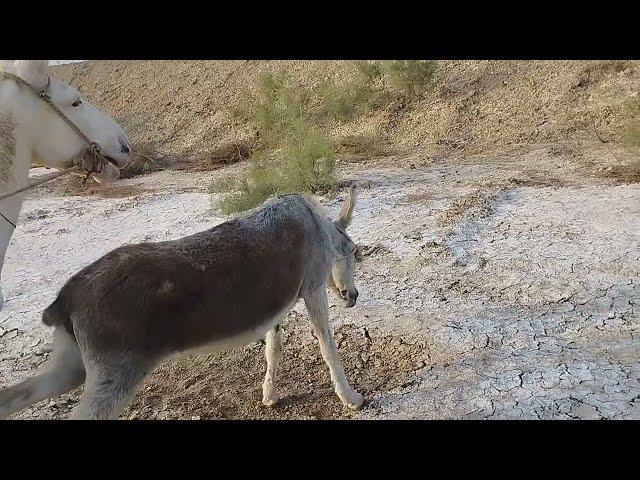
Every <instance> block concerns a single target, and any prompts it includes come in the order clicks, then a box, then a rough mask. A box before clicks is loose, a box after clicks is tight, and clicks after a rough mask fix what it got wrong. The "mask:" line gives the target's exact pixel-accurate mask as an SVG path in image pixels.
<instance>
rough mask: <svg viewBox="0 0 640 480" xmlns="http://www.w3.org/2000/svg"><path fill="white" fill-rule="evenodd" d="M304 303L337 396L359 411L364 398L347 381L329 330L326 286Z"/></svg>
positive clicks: (305, 299)
mask: <svg viewBox="0 0 640 480" xmlns="http://www.w3.org/2000/svg"><path fill="white" fill-rule="evenodd" d="M304 302H305V305H306V307H307V311H308V312H309V316H310V317H311V323H312V324H313V330H314V332H315V334H316V337H318V342H320V352H321V353H322V358H324V361H325V363H326V364H327V365H328V366H329V372H330V373H331V382H332V383H333V386H334V388H335V391H336V394H337V395H338V397H339V398H340V400H342V403H343V404H345V405H346V406H348V407H349V408H352V409H354V410H358V409H360V408H361V407H362V404H363V403H364V398H363V396H362V395H360V394H359V393H358V392H356V391H355V390H354V389H353V388H351V386H350V385H349V382H348V380H347V377H346V376H345V374H344V370H343V369H342V363H341V362H340V357H339V356H338V349H337V347H336V343H335V342H334V340H333V335H332V334H331V330H330V328H329V303H328V301H327V290H326V289H325V287H324V285H323V286H322V287H321V288H319V289H318V290H316V291H315V292H312V293H309V294H307V295H305V296H304Z"/></svg>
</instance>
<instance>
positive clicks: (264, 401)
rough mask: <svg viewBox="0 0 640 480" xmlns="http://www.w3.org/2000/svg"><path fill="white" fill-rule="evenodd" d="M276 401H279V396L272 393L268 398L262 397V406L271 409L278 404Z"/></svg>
mask: <svg viewBox="0 0 640 480" xmlns="http://www.w3.org/2000/svg"><path fill="white" fill-rule="evenodd" d="M278 400H280V396H279V395H278V394H277V393H274V394H273V395H271V396H269V397H263V398H262V404H263V405H265V406H267V407H273V406H274V405H275V404H276V403H278Z"/></svg>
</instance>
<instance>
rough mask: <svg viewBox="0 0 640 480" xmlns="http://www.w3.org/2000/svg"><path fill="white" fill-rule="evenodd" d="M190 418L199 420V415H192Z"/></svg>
mask: <svg viewBox="0 0 640 480" xmlns="http://www.w3.org/2000/svg"><path fill="white" fill-rule="evenodd" d="M191 420H200V415H193V416H192V417H191Z"/></svg>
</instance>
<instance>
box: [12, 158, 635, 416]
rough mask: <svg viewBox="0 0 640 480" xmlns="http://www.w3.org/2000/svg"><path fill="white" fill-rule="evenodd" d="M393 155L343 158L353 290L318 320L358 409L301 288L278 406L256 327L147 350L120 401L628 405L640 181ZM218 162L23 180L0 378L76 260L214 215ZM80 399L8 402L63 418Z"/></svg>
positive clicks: (415, 406)
mask: <svg viewBox="0 0 640 480" xmlns="http://www.w3.org/2000/svg"><path fill="white" fill-rule="evenodd" d="M405 160H406V161H403V162H398V161H394V162H382V163H387V164H390V163H393V164H396V165H398V164H405V165H411V164H413V165H414V166H416V167H417V168H393V169H391V168H381V167H375V166H374V165H367V166H363V165H361V166H358V165H355V166H354V165H351V166H348V168H347V170H346V171H345V172H344V176H345V177H346V178H347V179H349V180H355V181H357V182H358V184H359V185H360V186H361V192H360V197H359V202H360V203H359V205H358V208H357V212H356V215H355V216H354V223H353V226H352V227H351V232H352V237H353V239H354V240H355V241H356V242H358V243H359V244H360V245H361V247H362V252H363V258H362V261H361V262H360V263H359V265H358V272H357V278H356V281H357V283H358V288H359V290H360V298H359V302H358V306H357V307H356V308H354V309H349V310H345V309H343V308H342V307H340V306H337V305H336V306H332V308H331V310H330V312H331V323H332V325H333V326H334V329H335V330H336V335H337V340H338V343H339V346H340V353H341V356H342V358H343V360H344V363H345V367H346V370H347V375H348V376H349V378H350V379H351V380H352V382H353V383H354V385H355V386H357V387H358V388H359V389H360V390H362V391H363V392H364V393H365V394H366V395H367V397H368V398H369V399H370V400H371V403H370V405H369V406H368V408H366V409H365V410H363V411H362V412H360V413H358V414H351V413H349V412H346V411H345V410H343V409H342V408H341V406H340V405H339V402H338V400H337V398H336V397H335V396H334V395H333V393H332V392H331V387H330V383H329V377H328V372H327V371H326V367H325V366H324V364H323V363H322V360H321V358H320V354H319V349H318V347H317V344H316V343H315V341H314V339H313V338H312V336H311V333H310V326H309V324H308V322H307V320H306V318H305V316H304V311H303V309H302V307H301V305H298V306H297V307H296V311H294V312H293V313H292V314H291V315H290V316H289V317H288V320H287V322H286V324H285V326H284V327H285V358H284V361H283V366H282V371H283V378H282V382H281V389H282V391H283V393H284V394H285V397H284V399H283V401H282V404H281V405H279V406H277V407H276V408H275V409H268V408H266V407H263V406H262V405H261V404H260V384H261V380H262V375H263V373H264V360H263V358H264V357H263V347H262V345H261V344H255V345H251V346H248V347H246V348H244V349H242V350H238V351H234V352H228V353H224V354H220V355H209V356H206V355H204V356H199V357H188V358H184V359H181V360H178V361H174V362H170V363H168V364H166V365H164V366H162V367H160V368H159V369H158V371H156V372H155V373H154V374H153V375H152V376H151V377H150V378H149V380H148V381H147V383H146V385H145V387H144V388H143V390H142V391H141V392H140V393H139V395H138V396H137V398H136V400H135V402H134V404H133V405H132V406H131V408H129V409H128V410H127V412H126V414H125V417H127V418H192V417H196V418H345V417H346V418H640V383H639V381H638V379H639V378H640V351H639V348H640V341H639V340H640V339H639V335H640V317H639V315H638V308H639V307H638V305H639V304H640V249H639V246H640V245H639V243H640V185H638V184H616V182H607V181H604V180H598V179H595V178H586V177H584V176H581V175H578V174H572V173H571V172H570V171H569V172H568V173H567V170H566V169H563V177H562V178H555V177H553V176H549V175H546V176H545V175H542V176H541V175H537V174H536V173H535V172H533V170H532V171H530V172H529V173H524V174H523V170H522V165H523V164H522V161H521V160H522V159H519V160H520V162H519V164H518V165H519V166H518V169H516V168H515V167H514V165H515V164H516V162H503V163H499V162H497V161H495V160H491V161H490V159H486V158H484V159H483V158H476V159H472V160H469V161H467V162H466V163H461V162H448V163H447V164H444V163H434V162H432V161H427V160H426V159H425V158H421V157H420V156H415V157H413V158H410V159H405ZM536 165H538V166H540V162H538V163H537V164H536ZM232 168H236V167H232ZM238 168H239V167H238ZM540 169H541V171H550V169H548V168H542V167H540ZM532 172H533V173H532ZM216 174H217V173H216V172H209V173H198V174H193V173H187V172H160V173H157V174H153V175H148V176H145V177H140V178H137V179H130V180H127V181H124V182H122V183H121V184H119V185H118V186H117V187H113V188H112V189H110V190H109V191H104V192H103V195H104V194H106V196H109V197H112V198H103V197H101V196H90V197H86V196H85V197H75V196H60V194H59V191H60V189H59V188H57V187H56V186H53V187H47V188H41V189H39V190H37V191H36V192H34V193H33V194H32V195H31V196H30V198H29V200H28V201H27V202H26V203H25V206H24V208H23V212H22V216H21V225H20V228H19V229H18V230H17V231H16V234H15V235H14V237H13V239H12V242H11V245H10V247H9V252H8V256H7V263H6V267H5V272H4V283H3V286H4V290H5V293H6V297H7V299H6V300H7V301H6V304H5V309H4V311H3V312H2V313H1V314H0V315H1V316H0V386H3V385H5V384H9V383H12V382H14V381H16V380H18V379H20V378H22V377H23V376H25V375H27V374H30V373H32V372H33V371H34V370H35V368H36V367H37V366H38V365H39V364H40V363H42V362H43V361H44V360H45V359H46V357H47V355H48V352H47V342H49V341H50V338H51V333H50V331H49V330H48V329H46V328H45V327H44V326H42V325H41V323H40V314H41V311H42V309H43V308H44V307H46V305H47V304H48V303H49V302H50V301H51V300H52V299H53V298H54V296H55V294H56V291H57V289H58V288H59V287H60V286H61V285H62V284H63V283H64V281H65V280H66V279H67V278H68V277H69V276H70V275H71V274H73V273H74V272H75V271H77V270H78V269H79V268H81V267H83V266H84V265H86V264H88V263H89V262H91V261H93V260H94V259H96V258H98V257H99V256H101V255H102V254H104V253H106V252H107V251H109V250H110V249H112V248H114V247H116V246H118V245H121V244H123V243H127V242H139V241H145V240H151V241H156V240H165V239H170V238H177V237H179V236H182V235H185V234H189V233H192V232H195V231H199V230H203V229H206V228H209V227H210V226H212V225H214V224H216V223H218V222H221V221H223V218H222V217H221V216H219V215H217V214H215V213H212V211H211V210H210V208H211V195H210V194H209V193H207V191H206V188H207V186H208V185H209V183H210V180H211V178H212V177H213V176H214V175H216ZM340 199H341V196H340V198H336V199H333V200H331V201H330V202H328V206H329V207H330V208H331V209H334V210H335V209H337V207H338V202H339V200H340ZM78 396H79V391H76V392H73V393H71V394H69V395H65V396H63V397H61V398H59V399H55V400H52V401H44V402H41V403H39V404H37V405H35V406H34V407H32V408H30V409H27V410H25V411H23V412H22V413H20V414H18V415H16V418H52V417H54V418H64V417H66V416H67V414H68V412H69V410H70V409H71V408H72V407H73V405H74V403H75V402H76V401H77V399H78Z"/></svg>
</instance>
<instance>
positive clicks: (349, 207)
mask: <svg viewBox="0 0 640 480" xmlns="http://www.w3.org/2000/svg"><path fill="white" fill-rule="evenodd" d="M355 205H356V187H355V185H351V188H350V189H349V193H347V198H346V199H345V201H344V204H343V205H342V210H340V216H339V217H338V220H337V221H336V223H337V224H338V226H340V227H342V228H345V229H346V228H347V227H348V226H349V224H350V223H351V219H352V217H353V207H355Z"/></svg>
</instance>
